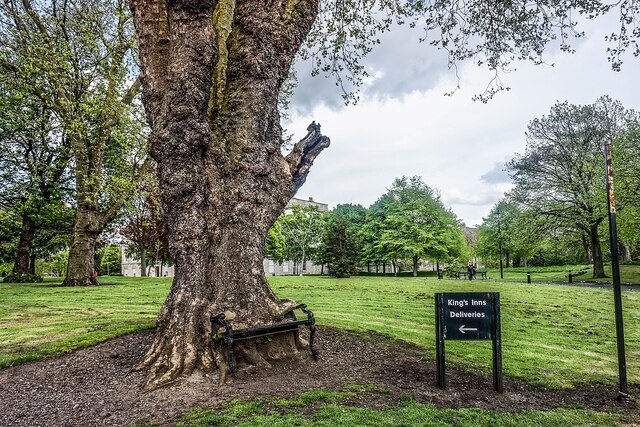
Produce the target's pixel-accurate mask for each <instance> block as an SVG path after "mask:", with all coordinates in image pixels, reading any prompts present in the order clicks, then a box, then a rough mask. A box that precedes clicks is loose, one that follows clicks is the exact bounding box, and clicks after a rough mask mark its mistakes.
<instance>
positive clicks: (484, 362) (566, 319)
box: [270, 277, 640, 388]
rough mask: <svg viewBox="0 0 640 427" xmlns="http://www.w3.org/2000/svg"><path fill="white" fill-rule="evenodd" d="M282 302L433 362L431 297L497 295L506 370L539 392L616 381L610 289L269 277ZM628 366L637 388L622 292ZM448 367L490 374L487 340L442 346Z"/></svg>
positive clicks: (630, 298) (638, 344)
mask: <svg viewBox="0 0 640 427" xmlns="http://www.w3.org/2000/svg"><path fill="white" fill-rule="evenodd" d="M270 281H271V283H272V286H273V288H274V290H275V291H276V293H277V294H278V295H279V296H281V297H287V298H292V299H295V300H297V301H302V302H305V303H306V304H308V306H309V307H310V308H311V309H313V310H314V313H315V314H316V318H317V321H318V323H319V324H321V325H330V326H336V327H340V328H345V329H351V330H355V331H364V332H366V331H375V332H377V333H382V334H384V335H387V336H389V337H391V338H394V339H401V340H405V341H408V342H411V343H414V344H417V345H419V346H420V347H422V348H423V349H424V351H425V357H427V358H430V359H433V358H434V357H435V332H434V299H433V295H434V293H435V292H450V291H460V292H473V291H477V292H487V291H493V292H500V298H501V309H502V339H503V353H504V356H503V357H504V360H503V363H504V372H505V374H506V375H508V376H510V377H513V378H520V379H523V380H525V381H527V382H530V383H533V384H537V385H541V386H544V387H553V388H559V387H560V388H561V387H571V386H574V385H576V384H579V383H586V382H594V381H595V382H602V383H607V384H615V383H616V381H617V356H616V340H615V327H614V312H613V296H612V293H611V291H610V290H606V289H590V288H580V287H572V286H571V287H570V286H558V285H543V284H531V285H527V284H514V283H506V282H495V281H482V280H477V281H468V280H437V279H431V278H417V279H414V278H395V279H392V278H381V277H366V278H361V277H352V278H349V279H330V278H324V277H305V278H298V277H272V278H270ZM623 305H624V308H625V326H626V340H627V365H628V373H629V379H630V381H631V382H632V383H636V384H637V383H638V382H640V292H625V293H624V296H623ZM446 352H447V363H449V364H450V366H451V365H457V366H462V367H465V368H468V369H473V370H479V371H482V372H485V373H489V372H490V369H491V345H490V343H489V342H478V341H472V342H470V341H467V342H461V341H448V342H447V343H446Z"/></svg>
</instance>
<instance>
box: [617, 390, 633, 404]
mask: <svg viewBox="0 0 640 427" xmlns="http://www.w3.org/2000/svg"><path fill="white" fill-rule="evenodd" d="M616 401H618V402H620V403H631V402H633V401H634V399H633V398H632V397H631V396H630V395H629V394H627V393H623V392H621V391H618V395H617V396H616Z"/></svg>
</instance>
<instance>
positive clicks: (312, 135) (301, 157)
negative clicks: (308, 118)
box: [285, 122, 331, 197]
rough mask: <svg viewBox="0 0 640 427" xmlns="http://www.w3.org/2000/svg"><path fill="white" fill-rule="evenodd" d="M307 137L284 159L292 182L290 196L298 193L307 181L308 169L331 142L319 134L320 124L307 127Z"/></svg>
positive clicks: (314, 123) (313, 123)
mask: <svg viewBox="0 0 640 427" xmlns="http://www.w3.org/2000/svg"><path fill="white" fill-rule="evenodd" d="M307 131H308V132H309V133H307V136H305V137H304V138H302V139H301V140H300V141H299V142H298V143H296V145H294V147H293V150H291V153H289V154H288V155H287V157H285V160H286V161H287V163H288V164H289V171H290V172H291V178H292V182H293V188H292V190H291V196H292V197H293V195H294V194H296V192H297V191H298V189H299V188H300V187H302V184H304V182H305V181H306V180H307V175H308V174H309V169H310V168H311V166H312V165H313V161H314V160H315V159H316V157H318V155H319V154H320V153H321V152H322V150H324V149H325V148H327V147H328V146H329V144H330V143H331V140H330V139H329V138H328V137H326V136H324V135H322V134H321V133H320V124H319V123H318V124H316V122H312V123H311V124H310V125H309V127H307Z"/></svg>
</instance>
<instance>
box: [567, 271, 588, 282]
mask: <svg viewBox="0 0 640 427" xmlns="http://www.w3.org/2000/svg"><path fill="white" fill-rule="evenodd" d="M583 274H587V270H580V271H570V272H569V274H567V278H568V279H569V283H573V278H574V277H576V276H582V275H583Z"/></svg>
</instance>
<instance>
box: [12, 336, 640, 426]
mask: <svg viewBox="0 0 640 427" xmlns="http://www.w3.org/2000/svg"><path fill="white" fill-rule="evenodd" d="M153 332H154V331H152V330H148V331H142V332H137V333H134V334H130V335H126V336H123V337H119V338H116V339H113V340H110V341H107V342H105V343H102V344H99V345H96V346H93V347H90V348H86V349H81V350H77V351H75V352H73V353H71V354H68V355H65V356H62V357H58V358H53V359H50V360H46V361H42V362H31V363H25V364H22V365H18V366H15V367H11V368H8V369H4V370H2V371H0V396H2V399H1V401H0V426H12V427H20V426H24V427H37V426H47V427H52V426H83V427H84V426H127V425H129V424H131V423H133V422H135V421H136V420H139V419H142V418H145V417H148V418H151V419H153V420H154V421H156V422H158V424H160V425H173V424H174V423H175V422H176V421H177V420H178V419H179V417H180V415H181V414H182V413H183V412H185V411H187V410H188V409H190V408H192V407H194V406H198V405H203V404H208V405H214V406H215V405H221V404H223V403H226V402H229V401H231V400H233V399H237V398H240V399H253V398H257V397H265V396H280V397H289V396H293V395H295V394H297V393H300V392H301V391H305V390H313V389H319V388H327V389H333V388H339V387H341V386H344V385H350V384H376V385H378V386H379V387H381V388H384V389H387V390H389V391H390V393H388V394H379V393H363V394H358V395H356V396H355V398H352V399H349V400H347V401H346V404H351V405H356V406H361V407H375V408H381V407H385V406H387V405H389V404H394V403H397V402H398V401H400V400H401V399H402V398H403V397H406V396H413V397H414V398H415V399H417V400H418V401H420V402H431V403H433V404H435V405H437V406H440V407H447V408H452V407H453V408H458V407H475V408H485V409H496V410H502V411H517V410H524V409H542V410H544V409H552V408H557V407H583V408H588V409H593V410H597V411H609V412H612V411H619V412H637V410H638V409H637V404H631V405H618V404H617V403H616V402H615V401H614V400H613V397H614V396H615V395H616V388H615V387H614V386H604V385H601V384H586V385H583V386H580V387H578V388H575V389H571V390H543V389H540V388H536V387H533V386H531V385H528V384H524V383H521V382H517V381H513V380H510V379H508V378H507V379H506V380H505V393H504V394H503V395H499V394H496V393H494V392H493V391H491V390H492V383H491V378H490V377H483V376H478V375H475V374H473V373H469V372H463V371H459V370H455V369H448V370H447V379H448V383H449V384H448V389H447V390H440V389H438V388H437V387H436V386H435V376H436V371H435V363H434V362H433V361H432V360H426V359H425V358H424V351H422V350H421V349H419V348H417V347H415V346H412V345H409V344H405V343H399V342H397V341H392V340H390V339H387V338H385V337H381V336H378V335H375V336H373V337H371V338H373V339H368V338H369V337H366V336H362V335H360V336H359V335H355V334H351V333H348V332H344V331H339V330H335V329H331V328H325V327H322V328H319V330H318V335H317V348H318V349H319V351H320V359H319V360H318V361H317V362H309V361H305V360H303V361H294V360H289V361H287V362H281V363H279V364H277V365H274V366H273V368H272V369H271V370H269V371H257V370H245V371H242V372H240V373H239V374H238V376H237V378H236V379H235V380H234V381H232V382H230V383H228V384H225V385H220V384H218V381H217V378H216V377H215V376H211V377H205V376H198V375H196V376H193V377H192V378H190V379H189V381H188V382H183V383H182V384H178V385H174V386H171V387H165V388H162V389H159V390H155V391H153V392H148V393H145V392H143V391H142V390H141V388H140V385H141V384H142V381H143V379H144V373H142V372H134V371H131V368H132V367H134V366H136V364H137V362H139V361H140V360H141V359H142V357H143V355H144V352H145V351H146V350H147V349H148V348H149V346H150V344H151V341H152V339H153ZM632 394H633V395H636V396H637V395H639V394H640V387H637V386H634V389H633V390H632Z"/></svg>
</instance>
